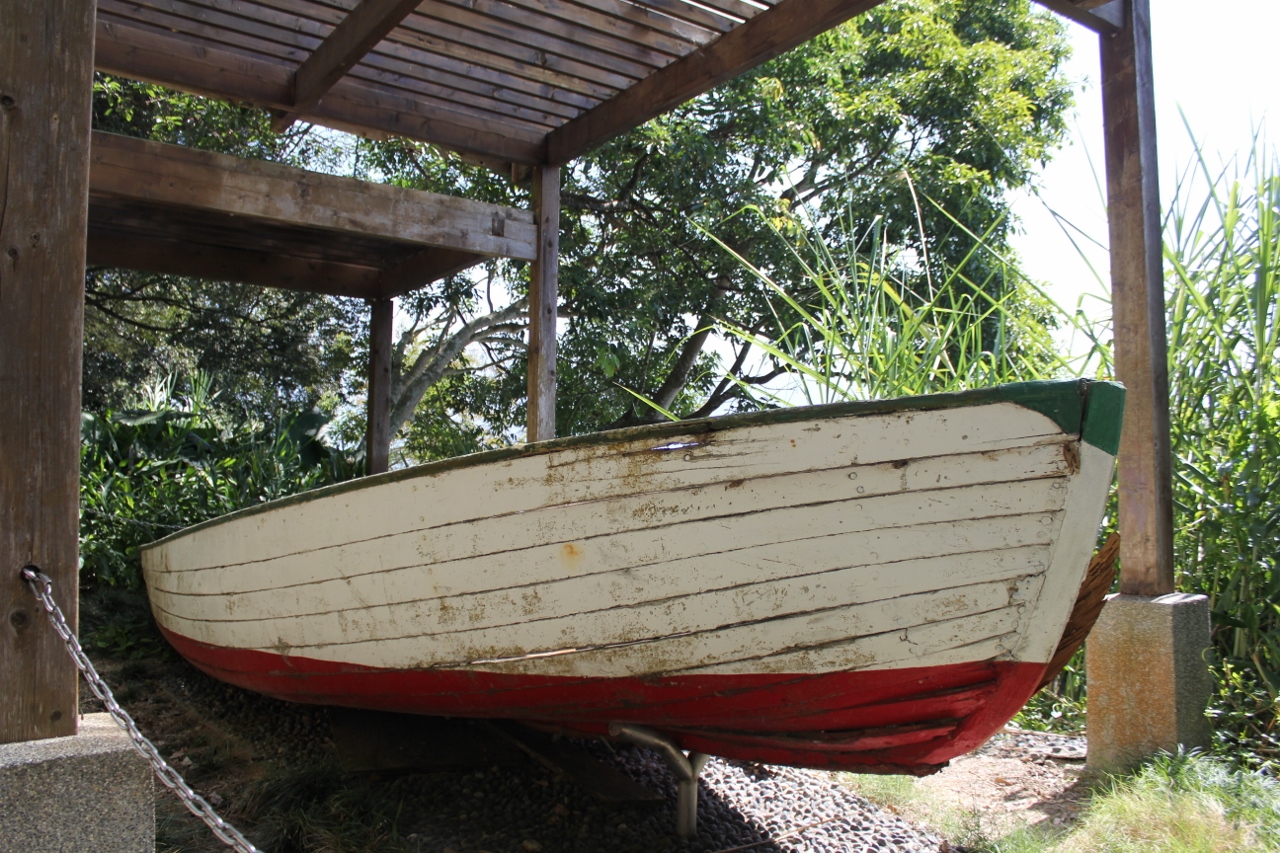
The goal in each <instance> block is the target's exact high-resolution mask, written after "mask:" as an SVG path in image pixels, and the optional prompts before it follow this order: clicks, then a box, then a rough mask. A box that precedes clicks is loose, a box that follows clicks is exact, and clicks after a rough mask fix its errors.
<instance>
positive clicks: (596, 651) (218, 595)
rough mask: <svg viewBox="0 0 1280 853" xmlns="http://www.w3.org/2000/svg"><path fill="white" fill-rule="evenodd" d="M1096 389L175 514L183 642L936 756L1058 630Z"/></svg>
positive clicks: (596, 440) (414, 688)
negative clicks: (1089, 395)
mask: <svg viewBox="0 0 1280 853" xmlns="http://www.w3.org/2000/svg"><path fill="white" fill-rule="evenodd" d="M1082 390H1083V386H1077V385H1075V384H1073V383H1065V384H1064V383H1059V384H1057V385H1056V386H1054V388H1053V392H1052V397H1049V396H1045V397H1040V398H1037V399H1038V400H1040V401H1041V403H1044V402H1045V401H1048V400H1050V399H1052V401H1053V402H1052V405H1047V406H1046V405H1041V403H1037V404H1034V405H1033V406H1032V407H1028V406H1024V405H1020V404H1017V403H1014V402H1010V401H1009V400H1008V399H1006V398H995V399H993V396H994V395H992V394H986V395H985V396H983V394H982V392H978V393H977V395H975V394H969V395H957V397H955V398H953V399H951V404H943V403H939V402H937V401H938V400H940V399H941V398H933V400H932V401H931V402H932V403H933V404H934V407H933V408H923V409H918V408H912V407H911V406H910V405H907V406H905V407H904V406H902V405H901V404H894V403H888V404H883V407H880V406H860V405H858V404H850V405H845V406H836V407H825V408H816V409H811V410H804V411H795V412H767V413H759V414H756V415H750V416H741V417H736V418H726V419H723V420H712V421H704V422H689V423H680V424H670V425H658V426H653V427H647V428H643V429H636V430H625V431H620V432H618V433H612V434H610V433H604V434H600V435H596V436H581V437H574V438H569V439H560V440H557V441H554V442H544V443H540V444H533V445H524V446H520V447H514V448H510V449H507V450H502V451H494V452H490V453H486V454H478V455H475V456H472V457H466V458H463V459H458V460H446V461H443V462H440V463H434V464H432V465H427V466H422V467H420V468H416V469H405V470H403V471H398V472H392V473H390V474H387V475H384V476H383V477H381V478H378V479H377V480H373V481H366V482H363V483H351V484H344V485H340V486H336V487H331V488H329V489H327V490H324V491H322V492H318V493H314V494H311V495H305V496H298V497H297V498H293V499H289V500H286V501H282V502H277V503H276V504H274V505H266V506H262V507H259V508H254V509H252V510H246V511H243V512H241V513H238V514H236V515H234V516H232V517H229V518H226V519H223V520H219V521H216V522H210V523H206V524H204V525H201V526H198V527H196V528H194V529H192V530H190V531H186V532H183V533H179V534H175V535H174V536H172V537H169V538H167V539H166V540H164V541H162V542H160V543H157V544H156V545H154V546H151V547H150V548H148V549H146V550H145V551H144V553H143V566H144V573H145V575H146V579H147V583H148V586H149V589H150V593H151V601H152V609H153V612H154V613H155V615H156V618H157V620H158V622H159V624H160V625H161V627H162V630H164V631H165V632H166V636H168V637H169V639H170V641H171V642H172V643H173V644H174V646H175V647H176V648H178V649H179V651H181V652H182V654H184V655H185V656H187V657H188V659H190V660H191V661H192V662H194V663H195V664H196V665H197V666H200V667H201V668H202V669H204V670H205V671H206V672H209V673H210V674H212V675H214V676H216V677H219V678H223V679H225V680H228V681H230V682H231V683H233V684H239V685H241V686H244V687H249V688H250V689H255V690H260V691H263V692H266V693H269V694H271V695H276V696H284V697H290V698H294V699H296V700H297V701H304V702H326V703H334V704H346V705H352V706H356V707H367V708H381V709H387V710H400V711H411V712H415V713H425V714H442V715H450V716H473V717H474V716H479V717H511V718H516V719H526V720H535V721H539V722H541V723H543V724H548V725H555V726H559V727H561V728H564V729H568V730H572V731H579V732H582V733H587V734H592V733H594V734H600V733H602V731H603V727H604V726H607V724H608V723H610V722H615V721H626V722H639V723H642V724H644V725H652V726H656V727H659V728H661V729H663V730H664V731H666V732H668V733H670V734H672V735H673V736H674V737H676V738H677V742H678V743H680V744H681V746H682V747H683V748H685V749H697V750H699V751H703V752H708V753H715V754H720V755H726V756H731V757H740V758H747V759H751V760H761V761H772V762H774V763H778V762H784V763H799V764H804V765H806V766H824V767H844V768H846V769H847V768H849V767H869V766H874V767H876V768H878V770H879V771H880V772H928V771H929V770H930V769H934V768H936V767H937V765H938V764H939V763H940V762H943V761H946V760H949V759H950V758H952V757H954V756H955V755H957V754H960V753H962V752H964V751H967V750H969V749H972V748H973V747H975V746H977V745H978V744H980V743H981V742H982V741H984V740H986V738H987V737H989V736H990V734H991V733H992V732H993V731H995V730H996V729H997V728H999V726H1000V725H1002V724H1003V723H1004V722H1005V721H1007V720H1008V719H1009V717H1010V716H1012V714H1013V713H1014V712H1015V711H1016V710H1017V708H1018V707H1020V706H1021V704H1022V702H1024V701H1025V699H1026V698H1027V697H1028V696H1030V694H1031V692H1032V691H1033V689H1034V688H1035V685H1036V683H1037V682H1038V680H1039V678H1040V677H1041V675H1042V674H1043V672H1044V667H1045V664H1046V662H1047V661H1048V660H1049V659H1050V657H1051V656H1052V654H1053V652H1054V651H1055V649H1057V648H1058V645H1059V641H1060V639H1061V637H1062V633H1063V626H1064V624H1065V623H1066V619H1067V615H1068V613H1069V611H1070V610H1071V604H1072V602H1073V601H1075V599H1076V595H1077V592H1078V590H1079V587H1080V583H1081V579H1082V577H1083V574H1084V569H1085V565H1086V563H1087V562H1088V555H1089V552H1090V550H1091V547H1092V543H1093V540H1094V535H1095V533H1096V529H1097V524H1098V521H1099V519H1100V517H1101V514H1102V509H1103V507H1104V505H1105V500H1106V494H1107V489H1108V486H1109V484H1110V480H1111V476H1110V475H1111V469H1112V460H1113V457H1112V456H1111V453H1110V451H1109V450H1106V449H1102V448H1104V447H1106V448H1114V443H1115V441H1116V440H1117V436H1118V424H1117V423H1116V422H1115V420H1114V419H1115V418H1116V417H1118V415H1119V412H1118V406H1112V407H1110V409H1108V406H1107V405H1105V404H1102V405H1099V406H1098V407H1097V408H1096V411H1098V412H1104V413H1106V412H1109V414H1106V415H1104V416H1103V417H1101V418H1100V420H1099V422H1098V424H1094V422H1093V419H1092V418H1089V419H1088V422H1087V423H1084V424H1083V436H1084V439H1083V440H1081V432H1080V430H1081V426H1082V425H1081V422H1080V421H1079V420H1077V421H1075V425H1074V426H1072V425H1071V424H1072V421H1073V418H1075V417H1078V416H1079V413H1080V412H1081V409H1080V408H1076V409H1075V412H1076V415H1070V414H1069V413H1067V411H1066V410H1064V409H1062V408H1060V405H1061V404H1062V403H1063V402H1064V401H1069V400H1070V399H1071V398H1070V396H1069V395H1070V394H1071V393H1079V392H1080V391H1082ZM1062 392H1066V394H1065V395H1064V394H1063V393H1062ZM997 393H998V392H997ZM1113 397H1114V394H1113ZM1074 399H1075V401H1076V405H1077V406H1079V404H1080V403H1081V402H1082V399H1081V398H1080V397H1079V396H1077V397H1075V398H1074ZM963 403H967V404H968V405H962V404H963ZM1041 412H1046V413H1052V417H1047V416H1046V415H1045V414H1041ZM1108 420H1110V431H1109V432H1108V430H1107V429H1098V428H1095V427H1096V426H1099V425H1100V424H1104V423H1106V422H1107V421H1108ZM1095 442H1096V444H1095Z"/></svg>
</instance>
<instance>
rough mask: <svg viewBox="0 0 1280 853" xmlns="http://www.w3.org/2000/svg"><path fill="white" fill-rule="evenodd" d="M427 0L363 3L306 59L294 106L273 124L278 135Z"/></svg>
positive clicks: (296, 81) (295, 84)
mask: <svg viewBox="0 0 1280 853" xmlns="http://www.w3.org/2000/svg"><path fill="white" fill-rule="evenodd" d="M422 2H423V0H360V5H358V6H356V7H355V8H354V9H352V10H351V12H350V13H349V14H348V15H347V17H346V18H344V19H343V20H342V23H340V24H338V26H336V27H335V28H334V29H333V32H331V33H329V36H328V38H326V39H325V40H324V41H323V42H322V43H321V44H320V46H319V47H317V48H316V49H315V51H314V52H313V53H312V54H311V55H310V56H309V57H307V58H306V60H305V61H304V62H303V63H302V65H301V66H300V67H299V68H298V71H297V73H295V74H294V76H293V87H292V88H293V107H294V109H293V110H292V111H290V112H285V113H281V114H279V115H277V116H276V117H275V118H274V119H273V120H272V122H271V128H272V130H274V131H276V132H277V133H280V132H282V131H283V130H285V129H286V128H287V127H288V126H289V125H290V124H292V123H293V122H294V120H295V119H296V118H297V117H298V114H300V113H305V112H306V111H307V110H309V109H311V108H312V107H314V106H315V105H316V104H317V103H318V102H319V101H320V99H321V98H323V97H324V96H325V94H326V93H327V92H328V91H329V90H330V89H332V88H333V87H334V86H335V85H336V84H337V82H338V81H339V80H341V79H342V78H343V77H345V76H346V74H347V72H348V71H350V70H351V69H352V68H354V67H355V66H356V64H357V63H359V62H360V60H361V59H363V58H364V57H365V56H366V55H367V54H368V53H369V51H371V50H373V48H374V47H375V46H376V45H377V44H378V42H380V41H382V40H383V39H384V38H386V36H387V34H388V33H390V32H391V31H392V30H394V29H395V28H396V27H398V26H400V23H401V22H402V21H403V20H404V19H405V18H407V17H409V15H410V13H412V12H413V10H414V9H416V8H418V6H419V5H421V4H422Z"/></svg>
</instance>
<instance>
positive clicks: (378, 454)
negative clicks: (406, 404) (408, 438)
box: [365, 299, 395, 474]
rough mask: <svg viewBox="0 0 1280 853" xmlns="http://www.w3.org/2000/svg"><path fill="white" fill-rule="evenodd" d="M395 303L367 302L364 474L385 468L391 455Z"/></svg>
mask: <svg viewBox="0 0 1280 853" xmlns="http://www.w3.org/2000/svg"><path fill="white" fill-rule="evenodd" d="M394 317H395V303H394V302H393V301H392V300H390V299H375V300H373V301H371V302H370V303H369V397H368V406H367V414H368V423H367V426H366V429H365V454H366V459H367V460H368V473H370V474H381V473H382V472H384V471H386V470H387V467H388V464H389V462H390V457H391V321H392V319H393V318H394Z"/></svg>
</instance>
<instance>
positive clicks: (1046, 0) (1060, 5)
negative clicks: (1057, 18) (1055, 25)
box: [1036, 0, 1124, 36]
mask: <svg viewBox="0 0 1280 853" xmlns="http://www.w3.org/2000/svg"><path fill="white" fill-rule="evenodd" d="M1036 2H1037V3H1039V4H1040V5H1041V6H1044V7H1045V8H1046V9H1049V10H1050V11H1052V12H1057V13H1058V14H1059V15H1061V16H1062V17H1064V18H1067V19H1069V20H1072V21H1075V22H1076V23H1077V24H1080V25H1082V26H1085V27H1088V28H1089V29H1091V30H1093V31H1094V32H1095V33H1098V34H1099V35H1104V36H1105V35H1111V34H1112V33H1115V32H1118V31H1119V30H1120V29H1122V28H1123V27H1124V20H1123V15H1124V13H1123V10H1122V9H1120V8H1119V7H1120V5H1121V4H1120V3H1119V2H1118V0H1036Z"/></svg>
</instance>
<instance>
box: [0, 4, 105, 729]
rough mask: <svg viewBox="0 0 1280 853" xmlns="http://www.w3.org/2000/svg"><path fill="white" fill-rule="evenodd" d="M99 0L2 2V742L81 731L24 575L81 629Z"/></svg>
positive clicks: (63, 661)
mask: <svg viewBox="0 0 1280 853" xmlns="http://www.w3.org/2000/svg"><path fill="white" fill-rule="evenodd" d="M93 20H94V4H93V2H92V0H47V1H46V0H42V2H39V3H29V2H3V3H0V400H3V401H4V405H5V412H4V426H3V428H0V519H2V521H0V617H2V618H3V622H2V623H0V693H2V694H3V697H4V698H3V701H0V742H5V743H7V742H12V741H21V740H33V739H36V738H45V737H58V736H64V735H70V734H74V733H75V731H76V684H77V675H76V670H75V667H74V666H73V665H72V663H71V659H70V658H69V657H68V655H67V652H66V649H65V648H64V647H63V645H62V642H61V640H59V639H58V637H57V635H56V634H55V633H54V632H53V631H52V630H51V629H50V627H49V625H48V623H47V622H46V619H45V614H44V611H43V610H42V609H40V607H39V606H38V603H37V602H36V600H35V598H34V597H33V596H32V594H31V591H30V590H29V589H28V588H27V586H26V585H25V584H24V583H23V582H22V581H21V580H20V579H19V574H18V573H19V570H20V569H21V568H22V567H23V566H25V565H27V564H29V563H30V564H34V565H36V566H38V567H39V568H40V569H41V570H42V571H44V572H45V573H46V574H48V575H49V576H50V577H51V578H52V579H53V581H54V584H55V589H56V592H57V595H58V598H59V601H60V604H61V606H62V607H63V609H64V611H65V612H66V614H67V617H68V620H69V621H70V623H71V624H72V625H73V626H74V625H75V624H76V615H77V606H76V605H77V600H76V592H77V589H78V583H77V567H76V562H77V549H78V545H77V530H78V524H79V514H78V507H79V494H78V488H79V482H80V481H79V472H80V351H81V337H82V329H83V304H84V295H83V288H84V245H85V220H86V208H87V197H88V185H89V99H90V85H91V82H92V72H93Z"/></svg>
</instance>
